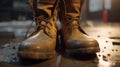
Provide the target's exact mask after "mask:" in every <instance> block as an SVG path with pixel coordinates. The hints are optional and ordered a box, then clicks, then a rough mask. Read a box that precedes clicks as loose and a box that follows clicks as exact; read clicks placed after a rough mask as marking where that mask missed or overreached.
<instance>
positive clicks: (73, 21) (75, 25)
mask: <svg viewBox="0 0 120 67" xmlns="http://www.w3.org/2000/svg"><path fill="white" fill-rule="evenodd" d="M66 21H67V22H66V25H68V26H71V27H70V28H72V29H79V31H81V32H82V33H84V34H86V35H88V34H87V33H86V32H85V31H84V30H83V29H82V28H81V26H80V23H79V22H80V18H72V17H70V16H67V17H66Z"/></svg>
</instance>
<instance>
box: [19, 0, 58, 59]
mask: <svg viewBox="0 0 120 67" xmlns="http://www.w3.org/2000/svg"><path fill="white" fill-rule="evenodd" d="M28 1H29V4H30V6H31V7H32V9H33V13H34V16H35V20H36V30H35V31H34V32H33V33H32V35H31V36H30V37H29V38H27V39H26V40H25V41H23V42H22V43H20V46H19V50H18V53H19V56H20V57H21V58H26V59H50V58H52V57H54V56H55V47H56V36H57V35H56V34H57V29H56V21H57V13H58V6H57V5H58V4H57V0H28Z"/></svg>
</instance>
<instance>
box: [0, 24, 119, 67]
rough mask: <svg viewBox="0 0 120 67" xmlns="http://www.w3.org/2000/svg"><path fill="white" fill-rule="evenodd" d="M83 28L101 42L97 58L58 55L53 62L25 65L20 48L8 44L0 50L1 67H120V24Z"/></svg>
mask: <svg viewBox="0 0 120 67" xmlns="http://www.w3.org/2000/svg"><path fill="white" fill-rule="evenodd" d="M83 28H84V30H85V31H87V33H88V34H89V35H90V37H92V38H95V39H96V40H97V41H98V42H99V46H100V49H101V51H100V52H99V53H96V57H95V55H90V56H84V57H81V56H79V57H75V56H73V57H70V56H68V55H58V56H56V57H55V58H53V59H51V60H45V61H34V60H29V61H26V62H27V63H26V62H25V63H24V64H23V61H19V57H17V48H18V46H16V44H12V43H10V44H9V43H8V44H4V46H3V47H1V49H0V67H120V49H119V48H120V23H109V24H107V25H104V24H96V25H95V26H94V25H93V24H92V25H91V24H88V26H87V25H86V26H83ZM83 58H85V59H83Z"/></svg>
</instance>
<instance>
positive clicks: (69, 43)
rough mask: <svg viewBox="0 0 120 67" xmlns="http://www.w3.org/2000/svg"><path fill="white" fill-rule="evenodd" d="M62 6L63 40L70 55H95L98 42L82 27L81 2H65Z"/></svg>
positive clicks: (73, 0)
mask: <svg viewBox="0 0 120 67" xmlns="http://www.w3.org/2000/svg"><path fill="white" fill-rule="evenodd" d="M62 3H64V5H61V16H60V19H61V22H62V29H61V33H62V39H63V44H64V45H65V48H66V49H65V51H66V52H67V53H69V54H95V53H96V52H98V51H99V50H100V49H99V44H98V42H97V41H96V40H95V39H93V38H90V37H89V36H87V34H86V33H85V32H84V31H83V30H82V29H81V27H80V14H81V13H80V11H81V6H82V3H81V0H63V1H62Z"/></svg>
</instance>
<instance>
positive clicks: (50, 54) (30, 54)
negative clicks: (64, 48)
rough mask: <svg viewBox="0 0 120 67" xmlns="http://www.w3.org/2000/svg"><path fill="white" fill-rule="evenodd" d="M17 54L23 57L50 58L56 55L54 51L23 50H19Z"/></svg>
mask: <svg viewBox="0 0 120 67" xmlns="http://www.w3.org/2000/svg"><path fill="white" fill-rule="evenodd" d="M18 55H19V57H20V58H22V59H23V58H25V59H37V60H39V59H42V60H44V59H51V58H54V57H55V56H56V52H55V51H53V52H24V51H19V52H18Z"/></svg>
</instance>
